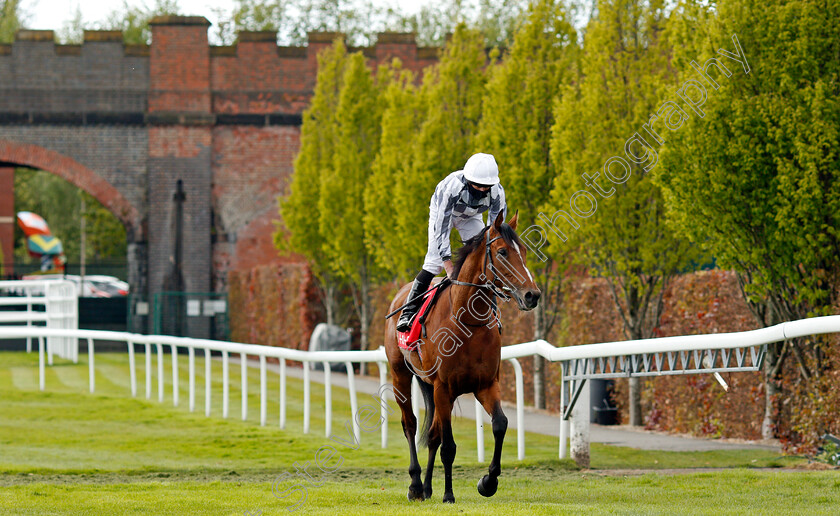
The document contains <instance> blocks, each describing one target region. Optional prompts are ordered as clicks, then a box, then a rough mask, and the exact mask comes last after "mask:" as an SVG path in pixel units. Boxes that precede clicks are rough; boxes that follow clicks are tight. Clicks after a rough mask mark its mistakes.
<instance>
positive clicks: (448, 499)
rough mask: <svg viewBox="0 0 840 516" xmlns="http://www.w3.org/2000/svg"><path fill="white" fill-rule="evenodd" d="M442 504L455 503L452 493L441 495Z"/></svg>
mask: <svg viewBox="0 0 840 516" xmlns="http://www.w3.org/2000/svg"><path fill="white" fill-rule="evenodd" d="M443 503H455V495H454V494H452V493H446V494H445V495H443Z"/></svg>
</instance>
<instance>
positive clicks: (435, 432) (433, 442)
mask: <svg viewBox="0 0 840 516" xmlns="http://www.w3.org/2000/svg"><path fill="white" fill-rule="evenodd" d="M420 388H421V389H422V390H423V397H424V398H425V399H426V400H427V401H426V410H427V411H428V413H427V414H426V421H428V422H430V423H431V422H433V421H434V417H435V400H434V387H432V386H431V385H429V384H428V383H426V382H423V381H421V382H420ZM426 438H427V441H426V444H427V445H428V447H429V461H428V462H427V463H426V478H425V480H424V481H423V496H424V497H425V498H426V499H427V500H428V499H429V498H431V497H432V474H433V473H434V470H435V457H436V456H437V451H438V447H440V429H439V428H438V427H437V426H436V425H434V424H432V425H431V426H430V427H429V429H428V434H427V436H426Z"/></svg>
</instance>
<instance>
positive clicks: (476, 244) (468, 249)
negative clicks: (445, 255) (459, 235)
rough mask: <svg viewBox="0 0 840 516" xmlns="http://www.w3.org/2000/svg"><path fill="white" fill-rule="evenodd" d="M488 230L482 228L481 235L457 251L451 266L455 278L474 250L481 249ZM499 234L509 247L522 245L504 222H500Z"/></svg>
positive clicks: (465, 243)
mask: <svg viewBox="0 0 840 516" xmlns="http://www.w3.org/2000/svg"><path fill="white" fill-rule="evenodd" d="M488 229H490V226H484V229H482V230H481V233H479V234H477V235H476V236H474V237H472V238H470V239H469V240H467V241H466V242H464V246H463V247H461V248H460V249H458V257H457V259H456V260H455V263H454V265H453V268H454V272H453V274H454V276H455V277H456V278H457V277H458V275H459V274H460V273H461V267H462V266H463V265H464V262H466V261H467V257H468V256H469V255H470V254H472V252H473V251H475V250H476V249H478V248H482V245H483V244H484V234H485V233H486V232H487V230H488ZM499 233H500V234H501V235H502V239H504V241H505V242H506V243H507V244H508V245H509V246H513V247H516V246H520V245H522V241H521V240H519V235H517V234H516V231H514V230H513V228H512V227H510V226H509V225H508V224H507V223H506V222H502V225H501V226H500V227H499Z"/></svg>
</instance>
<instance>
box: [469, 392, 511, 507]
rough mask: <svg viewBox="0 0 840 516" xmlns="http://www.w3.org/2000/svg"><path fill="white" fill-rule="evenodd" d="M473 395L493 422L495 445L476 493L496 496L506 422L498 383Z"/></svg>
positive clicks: (500, 471)
mask: <svg viewBox="0 0 840 516" xmlns="http://www.w3.org/2000/svg"><path fill="white" fill-rule="evenodd" d="M475 395H476V398H477V399H478V401H479V402H480V403H481V405H482V406H483V407H484V410H486V411H487V413H488V414H489V415H490V417H491V419H492V421H493V423H492V424H493V439H495V443H496V446H495V448H494V449H493V460H492V461H490V471H489V474H487V475H484V477H482V478H481V480H479V481H478V492H479V494H481V495H482V496H493V495H494V494H496V488H498V487H499V480H498V479H499V475H500V474H501V473H502V444H503V443H504V441H505V432H507V426H508V420H507V416H505V413H504V412H502V403H501V393H500V391H499V382H498V381H496V382H494V383H493V385H492V386H491V387H490V388H488V389H484V390H482V391H479V392H477V393H475Z"/></svg>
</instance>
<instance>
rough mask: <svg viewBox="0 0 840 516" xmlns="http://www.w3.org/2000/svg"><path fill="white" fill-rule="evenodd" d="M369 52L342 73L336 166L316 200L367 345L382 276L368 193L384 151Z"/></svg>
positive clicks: (327, 245) (333, 261)
mask: <svg viewBox="0 0 840 516" xmlns="http://www.w3.org/2000/svg"><path fill="white" fill-rule="evenodd" d="M377 97H378V95H377V91H376V86H375V85H374V82H373V77H372V74H371V71H370V70H369V69H368V67H367V65H366V64H365V57H364V56H363V55H362V54H361V53H360V52H357V53H353V54H351V55H350V56H349V58H348V59H347V63H346V66H345V70H344V74H343V76H342V78H341V90H340V94H339V98H338V105H337V107H336V112H335V116H336V125H335V135H336V145H335V147H334V148H333V150H332V166H331V167H330V168H326V169H325V170H324V171H323V172H322V174H321V177H320V181H321V196H320V197H319V199H318V202H317V209H318V215H319V233H320V235H321V236H322V237H323V240H322V251H323V253H324V255H325V256H326V257H327V258H328V260H329V263H330V268H331V269H332V271H333V272H334V274H335V275H336V276H337V277H339V278H341V279H342V280H343V281H344V282H346V283H347V284H348V285H349V287H350V290H351V292H352V294H353V306H354V308H355V310H356V314H357V315H358V317H359V322H360V326H361V347H362V349H367V348H368V337H369V335H368V333H369V327H370V321H371V319H372V318H373V311H374V310H373V299H372V293H373V292H372V287H373V286H374V283H375V282H376V281H377V280H378V279H379V278H380V277H381V274H382V271H381V269H380V268H379V267H377V265H376V261H375V260H374V258H373V256H372V254H371V253H370V251H369V249H368V247H367V245H366V243H365V242H366V240H367V237H366V232H365V224H364V210H365V203H364V195H365V190H366V188H367V184H368V180H369V178H370V175H371V171H372V169H373V162H374V159H375V158H376V154H377V152H378V151H379V134H380V118H381V109H380V107H379V102H378V98H377Z"/></svg>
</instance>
